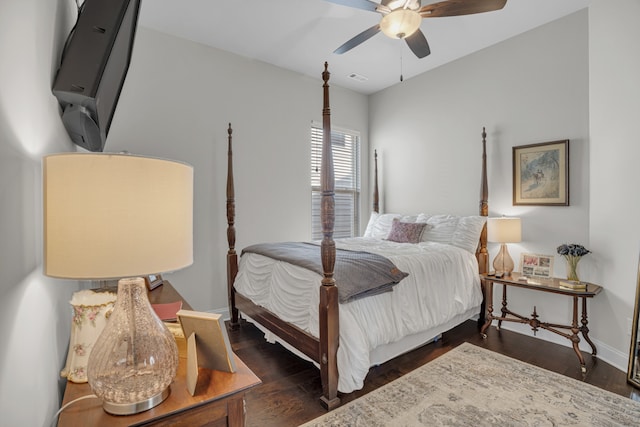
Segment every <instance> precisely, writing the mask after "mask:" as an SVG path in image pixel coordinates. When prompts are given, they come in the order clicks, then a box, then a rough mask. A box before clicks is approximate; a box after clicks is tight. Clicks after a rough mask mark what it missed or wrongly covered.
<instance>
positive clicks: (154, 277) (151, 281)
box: [144, 274, 164, 291]
mask: <svg viewBox="0 0 640 427" xmlns="http://www.w3.org/2000/svg"><path fill="white" fill-rule="evenodd" d="M144 283H145V285H147V289H149V290H150V291H152V290H154V289H155V288H157V287H158V286H160V285H162V284H163V283H164V279H163V278H162V275H160V274H149V275H148V276H144Z"/></svg>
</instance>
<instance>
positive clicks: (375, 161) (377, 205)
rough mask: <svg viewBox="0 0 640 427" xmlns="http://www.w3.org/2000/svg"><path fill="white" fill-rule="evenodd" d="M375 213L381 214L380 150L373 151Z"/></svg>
mask: <svg viewBox="0 0 640 427" xmlns="http://www.w3.org/2000/svg"><path fill="white" fill-rule="evenodd" d="M373 171H374V172H373V211H374V212H376V213H380V197H379V196H378V150H373Z"/></svg>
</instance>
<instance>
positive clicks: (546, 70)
mask: <svg viewBox="0 0 640 427" xmlns="http://www.w3.org/2000/svg"><path fill="white" fill-rule="evenodd" d="M619 13H622V14H624V13H625V12H619ZM626 16H629V17H631V16H637V15H634V14H633V13H627V14H626ZM592 19H593V18H592ZM628 19H629V20H630V19H631V18H628ZM588 24H589V14H588V12H587V10H586V9H585V10H582V11H579V12H577V13H575V14H573V15H570V16H568V17H565V18H563V19H560V20H558V21H555V22H552V23H550V24H547V25H545V26H542V27H539V28H537V29H534V30H532V31H530V32H528V33H525V34H522V35H520V36H518V37H515V38H512V39H509V40H507V41H505V42H502V43H499V44H497V45H494V46H492V47H489V48H487V49H485V50H483V51H481V52H478V53H476V54H473V55H470V56H467V57H465V58H462V59H460V60H458V61H456V62H454V63H450V64H447V65H445V66H442V67H440V68H438V69H435V70H433V71H430V72H428V73H425V74H423V75H420V76H418V77H416V78H414V79H411V80H408V81H405V82H404V83H400V84H398V85H396V86H394V87H392V88H389V89H387V90H385V91H381V92H379V93H377V94H375V95H372V96H371V102H370V107H369V108H370V117H369V122H370V130H369V133H370V144H371V149H372V150H373V149H378V150H379V153H380V155H381V159H382V163H383V170H382V171H381V173H382V176H383V193H384V199H385V200H384V208H385V210H386V211H388V212H391V211H400V212H419V211H428V212H432V213H436V212H442V211H445V210H446V211H452V212H454V213H459V214H476V213H477V212H478V195H479V191H478V190H479V186H480V183H479V178H480V160H481V159H480V153H481V144H480V141H481V138H480V133H481V130H482V127H483V126H486V128H487V134H488V136H487V151H488V170H489V172H488V180H489V210H490V215H491V216H497V215H503V214H504V215H513V216H520V217H521V218H522V221H523V241H522V243H520V244H511V245H509V248H510V252H511V254H512V256H513V258H514V260H516V264H519V263H518V260H519V255H520V253H522V252H531V253H542V254H549V255H555V268H554V270H555V274H556V275H557V276H563V275H564V274H565V262H564V259H563V258H562V257H560V256H558V255H556V247H557V246H558V245H559V244H561V243H573V242H575V243H581V244H583V245H585V246H586V247H587V248H589V249H591V250H592V251H593V254H590V255H588V256H586V257H585V258H584V259H583V260H582V262H581V265H580V267H579V272H580V274H581V278H582V279H583V280H591V281H593V282H596V283H601V284H602V285H603V286H604V287H605V288H606V289H605V291H604V293H603V294H602V295H599V296H598V297H597V298H595V299H594V300H593V301H591V302H590V320H591V323H590V325H589V327H590V329H591V334H590V335H591V337H592V338H594V339H595V340H596V342H597V345H598V347H599V352H600V354H601V356H602V358H604V359H605V360H608V361H610V362H611V363H613V364H614V365H616V366H618V367H619V368H621V369H626V359H627V353H628V337H627V336H626V334H625V327H624V324H623V322H622V319H624V318H626V317H630V315H631V312H632V309H633V306H632V304H631V301H632V299H633V295H632V293H631V292H630V291H629V289H630V288H631V287H632V286H633V277H634V276H633V273H634V270H633V268H635V267H634V266H635V264H633V263H632V262H631V261H628V262H627V263H626V264H627V270H628V271H627V273H625V274H626V277H625V276H622V277H620V276H618V274H621V273H618V272H617V271H616V269H617V264H614V262H613V260H616V259H617V260H622V259H628V260H635V259H636V258H637V255H638V254H637V252H638V250H637V246H638V239H637V233H635V234H633V233H631V234H628V233H626V234H625V232H624V230H628V228H627V225H628V224H634V227H636V228H635V229H636V230H637V226H636V225H635V223H632V222H631V218H632V217H634V216H637V215H635V214H637V210H636V211H634V210H633V209H632V210H630V211H628V212H625V213H624V215H620V214H615V215H616V220H615V221H616V222H617V225H616V228H618V229H619V230H618V231H619V235H618V234H617V235H616V236H615V238H613V239H612V237H611V236H610V235H608V230H609V229H610V228H611V225H610V224H611V215H612V214H613V213H615V212H620V210H621V209H622V206H623V205H624V203H623V202H630V203H631V205H634V204H637V198H635V199H634V198H633V197H632V196H631V195H630V194H629V193H628V192H627V191H628V190H623V189H622V188H620V190H618V187H617V186H615V185H614V184H613V183H614V182H615V183H623V182H629V183H631V182H637V181H638V180H637V175H636V176H633V177H631V176H628V175H629V174H637V172H635V171H634V172H630V171H625V168H620V167H619V163H618V160H621V159H628V160H625V162H627V163H631V162H632V161H635V160H636V158H637V156H633V155H631V156H630V155H629V154H630V153H633V152H634V150H635V151H636V152H637V150H638V148H637V147H638V144H637V142H638V137H637V136H634V134H632V133H631V132H632V130H631V128H630V125H627V124H626V123H621V122H623V120H619V119H617V118H616V121H615V123H616V126H618V125H620V128H619V129H622V130H618V132H619V135H617V136H616V138H615V140H616V142H617V144H618V145H613V149H611V147H612V145H611V144H612V141H611V127H612V126H611V121H610V119H611V118H612V117H610V116H616V115H617V114H618V113H620V114H621V117H620V118H622V119H624V118H627V119H628V123H632V120H631V117H634V114H635V116H637V110H635V111H634V110H633V109H630V110H629V111H627V107H629V106H633V105H634V104H633V103H634V102H635V103H637V102H638V101H637V97H634V96H633V94H634V92H633V90H635V91H636V92H635V94H637V87H638V85H637V83H635V82H633V81H630V77H629V78H627V79H625V78H624V77H625V76H626V75H627V74H628V75H629V76H631V75H634V76H635V75H638V74H637V62H633V60H630V61H631V62H632V64H635V68H633V67H631V69H629V70H628V71H627V67H626V63H625V61H627V59H626V58H627V55H628V54H629V53H630V52H635V51H636V50H633V49H632V46H631V44H632V43H633V40H636V38H633V37H632V35H629V34H626V33H622V34H621V35H620V38H622V37H624V36H627V37H628V38H626V39H625V40H626V42H625V43H626V44H629V46H628V47H626V46H625V43H622V44H621V43H618V41H617V40H616V38H612V39H609V38H608V35H607V34H606V33H607V32H609V31H611V27H612V26H613V27H620V26H622V27H623V28H626V26H625V25H624V24H625V21H624V20H622V21H619V20H617V19H612V20H611V22H609V21H607V22H603V23H602V26H603V29H602V30H601V31H602V33H604V34H598V36H597V37H596V38H598V39H602V40H609V41H608V42H607V46H608V45H609V43H611V44H612V45H613V47H610V46H608V47H609V48H608V49H602V50H604V51H606V52H609V54H608V55H612V56H613V58H610V57H606V58H602V59H600V58H598V62H599V63H601V62H605V63H606V64H607V65H606V66H602V65H601V66H600V68H603V69H602V71H601V72H600V77H599V79H600V80H599V81H598V82H599V83H598V84H599V86H598V87H597V88H596V89H597V90H598V92H601V93H602V94H601V95H599V97H600V98H602V99H599V98H596V99H597V104H598V105H595V106H594V103H595V102H596V99H594V98H593V97H592V98H591V100H590V99H589V89H590V87H589V53H590V51H589V45H588V42H589V40H593V38H594V36H591V38H589V27H588ZM620 31H622V30H620ZM636 35H637V33H636ZM600 43H603V42H600ZM625 47H626V50H625ZM434 48H436V47H434ZM611 52H615V53H614V54H612V53H611ZM591 53H592V54H593V50H591ZM602 54H603V55H604V53H602ZM620 57H622V58H625V61H620V60H619V58H620ZM591 62H592V65H593V62H594V59H593V58H592V59H591ZM621 65H622V67H621ZM621 68H624V71H622V70H621ZM598 69H599V67H596V71H597V70H598ZM612 76H615V78H613V77H612ZM619 76H620V77H622V81H621V82H620V83H616V86H614V87H616V88H618V89H619V90H620V91H621V90H622V89H625V90H628V89H627V88H628V87H629V86H632V85H633V83H635V88H634V89H632V90H631V91H630V92H629V93H628V94H626V93H625V94H624V95H622V94H620V93H619V91H616V92H614V93H613V94H612V93H611V92H609V91H610V89H611V88H610V83H611V81H612V80H616V79H618V77H619ZM593 85H594V83H593V82H592V89H593ZM610 97H611V98H614V97H615V99H616V100H618V101H617V102H618V104H617V105H616V108H615V109H612V108H611V107H612V106H613V105H615V104H614V102H613V99H609V98H610ZM621 97H622V100H621V101H622V102H621V101H619V99H620V98H621ZM590 102H591V105H592V107H593V108H594V110H595V111H602V110H606V111H607V113H606V114H607V115H606V116H605V115H604V114H603V116H602V117H600V118H599V120H600V121H602V123H601V124H600V125H599V126H598V128H597V130H598V132H600V133H601V135H600V136H599V137H598V138H597V139H596V140H594V141H591V144H590V140H589V105H590ZM635 105H636V108H637V104H635ZM620 110H624V113H622V111H620ZM592 118H593V115H592ZM592 130H593V127H592ZM561 139H569V140H570V186H571V188H570V203H571V205H570V206H569V207H542V206H539V207H538V206H536V207H521V206H513V205H512V147H513V146H518V145H524V144H531V143H538V142H545V141H554V140H561ZM599 141H601V142H600V143H599ZM631 147H633V148H631ZM592 149H597V151H596V155H595V156H594V155H593V154H592V153H590V150H592ZM630 150H631V151H630ZM625 156H626V157H625ZM608 157H611V161H603V159H607V158H608ZM590 158H591V160H590ZM614 159H615V161H614ZM621 169H622V170H621ZM629 169H631V167H629ZM636 169H637V168H636ZM605 177H606V179H605ZM633 178H636V179H633ZM594 181H597V182H596V183H594ZM590 185H594V186H593V187H592V190H591V191H590ZM626 188H629V187H626ZM631 199H633V201H631ZM591 209H596V211H597V212H599V214H598V216H597V217H596V219H597V220H598V227H597V228H596V227H595V226H594V223H590V221H592V220H593V219H592V218H591V216H590V210H591ZM625 209H626V208H625ZM605 220H606V221H607V224H608V225H609V226H608V227H606V230H607V231H604V230H605V227H603V224H602V223H603V222H604V221H605ZM618 221H620V222H618ZM632 229H633V227H632ZM597 230H602V231H599V232H597ZM593 238H595V240H593ZM604 241H607V242H609V243H608V244H605V243H604ZM497 246H498V245H495V244H490V248H489V249H490V253H491V258H493V256H494V255H495V253H496V252H497V249H498V247H497ZM622 247H625V248H627V249H625V251H626V252H625V253H620V250H622V249H621V248H622ZM618 248H620V249H618ZM627 252H628V254H627ZM609 260H611V261H609ZM633 262H635V261H633ZM631 264H633V265H631ZM620 266H621V267H622V265H620ZM629 267H633V268H629ZM517 268H519V266H517ZM609 277H616V278H618V277H620V279H621V281H620V283H617V284H614V283H612V282H611V281H610V280H607V279H608V278H609ZM623 288H626V289H627V291H622V289H623ZM510 296H511V297H510V304H509V305H510V308H512V309H513V310H514V311H516V312H520V313H522V314H524V315H530V313H531V312H532V311H533V307H534V306H535V307H536V309H537V312H538V314H539V315H540V320H543V321H544V320H546V321H551V322H554V323H556V322H557V323H565V324H567V322H568V321H569V320H570V316H571V305H570V303H571V299H570V298H558V297H557V296H551V295H549V294H544V293H539V292H534V293H532V292H527V291H524V290H520V289H513V290H510ZM500 297H501V295H500V294H499V293H498V291H496V296H495V298H496V299H495V300H496V301H500V299H497V298H500ZM623 299H624V300H625V301H626V303H625V304H620V303H621V301H622V300H623ZM497 309H499V302H498V306H497ZM568 323H569V324H570V322H568ZM503 327H505V328H511V329H515V330H517V331H520V332H522V333H525V334H528V335H531V334H532V332H531V329H530V327H529V326H528V325H520V324H514V323H504V324H503ZM538 336H539V337H541V338H543V339H548V340H552V341H556V342H559V343H561V344H564V345H569V344H570V342H569V341H568V340H566V339H564V338H562V337H560V336H557V335H555V334H552V333H550V332H546V331H540V332H538ZM581 344H584V342H583V343H581ZM583 348H584V349H585V350H586V349H589V347H588V346H583ZM577 369H578V364H577V363H576V370H577Z"/></svg>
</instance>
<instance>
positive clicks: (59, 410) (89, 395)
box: [51, 394, 98, 427]
mask: <svg viewBox="0 0 640 427" xmlns="http://www.w3.org/2000/svg"><path fill="white" fill-rule="evenodd" d="M92 398H96V399H98V396H96V395H95V394H87V395H86V396H81V397H78V398H77V399H73V400H72V401H71V402H67V403H66V404H64V405H63V406H62V407H61V408H60V409H58V412H56V413H55V414H54V415H53V420H51V426H52V427H55V425H56V424H57V421H58V416H59V415H60V413H61V412H62V411H64V410H65V409H67V407H69V406H70V405H72V404H73V403H76V402H78V401H80V400H84V399H92Z"/></svg>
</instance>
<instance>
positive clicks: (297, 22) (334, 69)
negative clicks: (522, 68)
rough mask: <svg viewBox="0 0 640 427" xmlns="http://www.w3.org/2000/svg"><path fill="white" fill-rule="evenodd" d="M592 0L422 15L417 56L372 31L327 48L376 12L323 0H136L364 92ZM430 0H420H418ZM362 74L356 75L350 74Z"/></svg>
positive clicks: (194, 29)
mask: <svg viewBox="0 0 640 427" xmlns="http://www.w3.org/2000/svg"><path fill="white" fill-rule="evenodd" d="M590 1H591V0H508V1H507V4H506V6H505V7H504V9H502V10H499V11H494V12H487V13H483V14H477V15H467V16H456V17H448V18H428V19H423V21H422V25H421V27H420V28H421V30H422V32H423V33H424V35H425V36H426V38H427V40H428V41H429V45H430V47H431V55H429V56H427V57H425V58H423V59H418V58H416V57H415V56H414V55H413V53H412V52H411V51H410V50H409V48H408V47H407V46H406V43H405V42H404V41H401V40H394V39H390V38H388V37H386V36H385V35H384V34H382V33H379V34H377V35H375V36H374V37H372V38H371V39H369V40H367V41H366V42H364V43H363V44H361V45H360V46H358V47H356V48H354V49H352V50H351V51H349V52H347V53H344V54H342V55H337V54H334V53H333V51H334V50H335V49H336V48H337V47H338V46H340V45H342V43H344V42H345V41H347V40H349V39H350V38H351V37H353V36H355V35H356V34H358V33H360V32H361V31H364V30H365V29H367V28H369V27H371V26H373V25H375V24H376V23H378V22H379V19H380V15H379V14H378V13H375V12H368V11H365V10H360V9H354V8H351V7H347V6H341V5H338V4H334V3H329V2H327V1H325V0H227V1H222V0H143V1H142V8H141V11H140V18H139V25H141V26H144V27H147V28H152V29H155V30H158V31H161V32H164V33H168V34H172V35H175V36H178V37H182V38H185V39H188V40H192V41H196V42H200V43H203V44H206V45H210V46H213V47H216V48H218V49H222V50H225V51H229V52H233V53H235V54H238V55H242V56H245V57H249V58H253V59H257V60H260V61H264V62H267V63H269V64H272V65H275V66H277V67H281V68H285V69H288V70H292V71H296V72H299V73H301V74H304V75H309V76H312V77H314V78H320V75H321V72H322V69H323V64H324V62H325V61H327V62H328V63H329V71H331V83H332V84H335V85H338V86H343V87H346V88H349V89H353V90H355V91H358V92H361V93H365V94H371V93H374V92H377V91H379V90H381V89H384V88H386V87H389V86H391V85H394V84H397V83H399V82H400V74H401V73H402V75H403V76H404V79H405V80H406V79H409V78H411V77H413V76H416V75H418V74H421V73H423V72H425V71H428V70H430V69H433V68H435V67H438V66H440V65H442V64H445V63H447V62H450V61H453V60H455V59H458V58H460V57H462V56H465V55H468V54H470V53H472V52H475V51H478V50H480V49H483V48H485V47H488V46H490V45H492V44H495V43H498V42H500V41H502V40H505V39H507V38H510V37H513V36H515V35H517V34H520V33H523V32H525V31H528V30H530V29H532V28H535V27H538V26H540V25H543V24H545V23H547V22H550V21H553V20H555V19H558V18H560V17H563V16H566V15H568V14H571V13H573V12H576V11H578V10H580V9H583V8H585V7H587V6H588V5H589V3H590ZM429 3H433V1H430V0H423V2H422V4H423V5H425V4H429ZM353 73H355V74H357V75H360V76H364V77H366V78H367V80H366V81H359V80H355V79H353V78H350V77H349V75H350V74H353Z"/></svg>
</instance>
